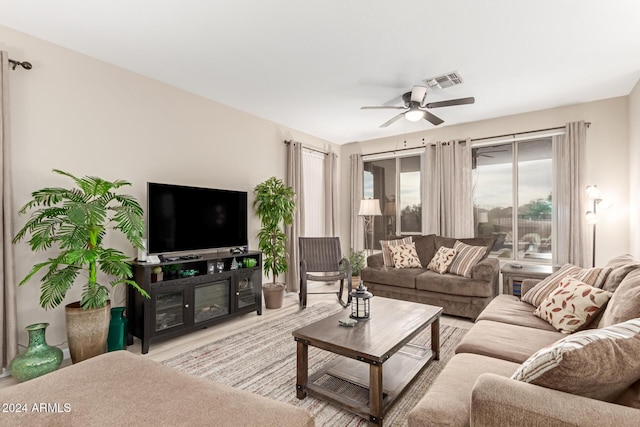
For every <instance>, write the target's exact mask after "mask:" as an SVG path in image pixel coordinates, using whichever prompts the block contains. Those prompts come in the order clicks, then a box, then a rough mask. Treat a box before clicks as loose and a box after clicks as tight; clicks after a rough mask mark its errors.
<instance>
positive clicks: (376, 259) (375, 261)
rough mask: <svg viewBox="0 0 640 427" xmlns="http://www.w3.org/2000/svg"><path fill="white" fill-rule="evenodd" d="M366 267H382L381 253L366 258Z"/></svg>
mask: <svg viewBox="0 0 640 427" xmlns="http://www.w3.org/2000/svg"><path fill="white" fill-rule="evenodd" d="M367 267H378V268H380V267H384V258H382V252H380V253H379V254H373V255H370V256H368V257H367Z"/></svg>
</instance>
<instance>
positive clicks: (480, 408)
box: [408, 255, 640, 427]
mask: <svg viewBox="0 0 640 427" xmlns="http://www.w3.org/2000/svg"><path fill="white" fill-rule="evenodd" d="M608 266H609V267H612V268H613V271H612V272H611V273H610V274H609V276H608V278H607V280H606V282H605V283H604V285H603V289H605V290H608V291H610V292H613V293H614V294H613V297H612V298H611V300H610V301H609V304H608V305H607V306H606V308H605V310H604V312H603V314H601V316H600V317H599V318H596V319H595V320H594V321H593V322H591V324H590V325H589V326H588V328H603V327H607V326H611V325H612V324H615V323H620V322H624V321H626V320H629V319H634V318H638V317H640V261H637V260H635V259H633V258H632V257H631V256H629V255H625V256H621V257H618V258H615V259H613V260H612V261H610V262H609V263H608ZM535 283H537V281H535V280H525V281H524V283H523V284H522V291H523V295H524V293H526V291H527V290H529V289H531V287H533V285H535ZM534 310H535V307H533V306H532V305H530V304H528V303H526V302H522V301H520V300H519V299H518V298H517V297H514V296H509V295H500V296H498V297H496V298H495V299H494V300H493V301H492V302H491V303H490V304H489V305H488V307H487V308H486V309H485V310H484V311H483V312H482V313H481V314H480V315H479V316H478V318H477V321H476V323H475V325H474V326H473V327H472V328H471V329H470V330H469V332H468V333H467V335H465V337H464V338H463V339H462V341H461V342H460V344H459V345H458V347H457V348H456V355H455V356H454V357H453V358H452V359H451V360H450V361H449V363H448V364H447V365H446V366H445V367H444V369H443V371H442V372H441V373H440V375H439V377H438V378H437V379H436V381H435V382H434V384H433V385H432V386H431V388H430V389H429V391H428V392H427V394H426V395H425V396H424V397H423V399H422V400H421V401H420V402H419V403H418V404H417V405H416V407H415V408H414V409H413V410H412V411H411V412H410V414H409V419H408V424H409V427H417V426H445V425H446V426H468V425H473V426H507V425H509V426H511V425H513V426H516V425H517V426H616V427H622V426H639V425H640V409H636V408H640V380H638V381H637V382H636V383H635V384H634V385H632V386H631V387H630V388H629V389H628V390H627V392H626V393H625V394H624V395H623V397H622V398H619V400H617V401H616V402H615V403H611V402H605V401H601V400H596V399H591V398H587V397H583V396H578V395H574V394H569V393H565V392H562V391H558V390H553V389H550V388H545V387H541V386H538V385H533V384H530V383H525V382H521V381H516V380H513V379H510V377H511V375H512V374H513V373H514V372H515V371H516V370H517V369H518V368H519V367H520V365H521V364H522V363H523V362H524V361H525V360H526V359H527V358H528V357H529V356H531V355H532V354H533V353H535V352H536V351H538V350H539V349H541V348H543V347H545V346H548V345H550V344H552V343H554V342H556V341H557V340H558V339H560V338H563V337H566V336H567V334H562V333H560V332H557V331H556V330H555V329H554V328H553V327H552V326H551V325H549V324H548V323H547V322H546V321H544V320H542V319H540V318H538V317H536V316H535V315H534V314H533V311H534ZM603 363H611V361H610V360H607V361H603ZM623 400H624V401H623ZM623 403H624V405H625V406H623Z"/></svg>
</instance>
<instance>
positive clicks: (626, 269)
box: [602, 254, 640, 292]
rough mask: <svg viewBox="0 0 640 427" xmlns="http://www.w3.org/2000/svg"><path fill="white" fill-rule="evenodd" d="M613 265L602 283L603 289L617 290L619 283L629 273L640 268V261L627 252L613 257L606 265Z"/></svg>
mask: <svg viewBox="0 0 640 427" xmlns="http://www.w3.org/2000/svg"><path fill="white" fill-rule="evenodd" d="M606 267H611V269H612V270H611V273H609V276H608V277H607V280H605V282H604V284H603V285H602V289H604V290H605V291H609V292H615V290H616V289H617V287H618V285H619V284H620V283H622V281H623V280H624V278H625V277H627V274H629V273H631V272H632V271H634V270H638V269H640V261H638V260H637V259H635V258H634V257H633V256H631V255H629V254H626V255H620V256H617V257H615V258H612V259H611V260H610V261H609V262H608V263H607V265H606Z"/></svg>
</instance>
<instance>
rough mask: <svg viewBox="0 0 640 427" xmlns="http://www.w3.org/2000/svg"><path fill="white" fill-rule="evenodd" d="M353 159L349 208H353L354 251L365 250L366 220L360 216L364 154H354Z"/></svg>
mask: <svg viewBox="0 0 640 427" xmlns="http://www.w3.org/2000/svg"><path fill="white" fill-rule="evenodd" d="M349 159H350V160H351V197H350V201H349V204H350V206H349V208H350V209H351V210H350V211H349V212H351V241H350V242H349V243H350V247H351V249H353V250H354V251H361V250H364V222H363V219H362V217H361V216H358V210H360V201H361V200H362V197H363V196H364V183H363V176H364V169H363V164H362V155H360V154H352V155H351V156H350V157H349Z"/></svg>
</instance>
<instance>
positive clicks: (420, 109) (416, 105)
mask: <svg viewBox="0 0 640 427" xmlns="http://www.w3.org/2000/svg"><path fill="white" fill-rule="evenodd" d="M451 74H454V73H451ZM454 75H455V77H456V79H457V80H458V81H459V82H462V80H461V79H460V77H459V76H458V75H457V74H454ZM434 79H435V78H434ZM458 84H459V83H458ZM426 99H427V88H426V87H425V86H414V87H413V89H411V92H406V93H404V94H403V95H402V101H403V103H404V106H386V105H377V106H372V107H360V109H362V110H372V109H389V110H405V111H404V112H401V113H400V114H398V115H396V116H394V117H392V118H391V119H389V120H387V121H386V122H384V123H383V124H381V125H380V127H381V128H384V127H387V126H389V125H390V124H392V123H394V122H396V121H397V120H399V119H401V118H402V117H403V116H404V118H405V119H407V120H409V121H410V122H418V121H420V120H422V119H424V120H426V121H428V122H429V123H431V124H432V125H434V126H438V125H439V124H441V123H444V120H442V119H441V118H440V117H438V116H435V115H433V114H431V113H430V112H429V111H427V109H430V108H440V107H451V106H454V105H465V104H473V103H474V102H476V100H475V98H473V97H468V98H459V99H448V100H445V101H437V102H430V103H426V102H425V101H426Z"/></svg>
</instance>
